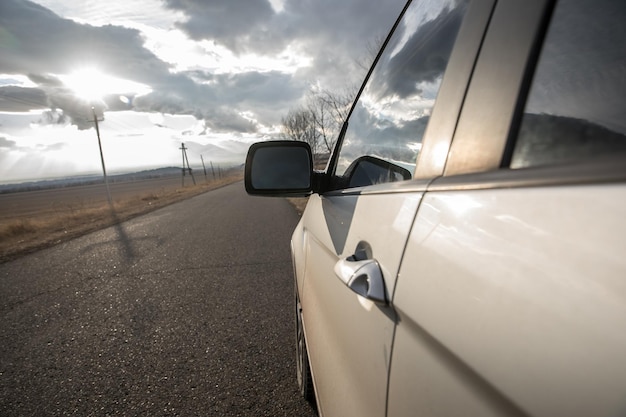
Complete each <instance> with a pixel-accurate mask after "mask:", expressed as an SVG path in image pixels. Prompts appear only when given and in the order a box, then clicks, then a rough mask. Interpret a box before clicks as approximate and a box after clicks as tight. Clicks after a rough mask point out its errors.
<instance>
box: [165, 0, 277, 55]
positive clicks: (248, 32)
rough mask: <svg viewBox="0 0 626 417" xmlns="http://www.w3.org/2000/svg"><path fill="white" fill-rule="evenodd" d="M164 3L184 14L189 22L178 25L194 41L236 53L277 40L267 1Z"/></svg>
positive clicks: (185, 0) (187, 0)
mask: <svg viewBox="0 0 626 417" xmlns="http://www.w3.org/2000/svg"><path fill="white" fill-rule="evenodd" d="M165 4H166V6H167V7H169V8H171V9H175V10H179V11H182V12H184V13H185V15H186V16H187V19H186V20H185V21H182V22H178V24H177V26H178V27H179V28H181V29H182V30H184V31H185V32H186V33H187V34H188V35H189V36H190V37H191V38H192V39H195V40H201V39H210V40H212V41H214V42H216V43H219V44H221V45H224V46H226V47H227V48H229V49H230V50H232V51H233V52H236V53H238V52H241V51H244V50H245V51H249V50H250V49H251V48H252V47H254V46H260V45H265V46H266V47H267V46H268V45H270V43H269V41H270V39H271V40H272V41H276V38H275V37H273V36H272V25H271V22H272V18H273V17H274V15H275V14H274V10H273V9H272V6H271V4H270V3H269V1H267V0H229V1H223V0H208V1H207V0H165ZM281 43H282V42H281ZM277 48H278V49H281V46H278V47H277ZM272 49H274V48H272ZM275 50H276V49H275Z"/></svg>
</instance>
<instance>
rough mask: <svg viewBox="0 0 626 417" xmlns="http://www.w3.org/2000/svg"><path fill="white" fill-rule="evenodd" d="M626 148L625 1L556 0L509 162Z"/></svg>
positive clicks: (583, 156) (578, 157)
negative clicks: (558, 0) (557, 1)
mask: <svg viewBox="0 0 626 417" xmlns="http://www.w3.org/2000/svg"><path fill="white" fill-rule="evenodd" d="M617 152H626V2H624V0H568V1H560V2H559V3H558V4H557V5H556V8H555V10H554V13H553V17H552V21H551V23H550V27H549V28H548V33H547V35H546V40H545V43H544V46H543V49H542V52H541V55H540V58H539V62H538V66H537V69H536V72H535V76H534V79H533V82H532V85H531V89H530V93H529V97H528V100H527V103H526V108H525V111H524V116H523V119H522V124H521V128H520V131H519V135H518V139H517V142H516V145H515V149H514V151H513V157H512V160H511V167H512V168H522V167H529V166H538V165H548V164H556V163H566V162H573V161H583V160H588V159H590V158H593V157H596V156H601V155H608V154H614V153H617Z"/></svg>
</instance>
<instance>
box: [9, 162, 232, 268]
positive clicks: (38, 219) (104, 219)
mask: <svg viewBox="0 0 626 417" xmlns="http://www.w3.org/2000/svg"><path fill="white" fill-rule="evenodd" d="M242 178H243V174H242V173H241V172H236V173H232V174H230V175H228V176H226V177H224V178H222V179H218V180H215V181H211V182H208V183H203V184H198V185H194V186H186V187H184V188H183V187H178V188H171V189H158V190H154V191H146V192H143V193H139V194H137V195H135V196H132V197H123V198H119V199H115V198H114V199H113V205H109V204H108V203H106V202H105V203H102V202H99V203H93V204H84V203H83V204H80V205H78V206H68V207H66V208H65V209H64V210H62V211H56V212H47V211H44V212H41V213H35V214H32V213H31V214H28V215H24V214H22V213H21V211H20V212H17V211H16V212H15V214H14V215H11V216H10V217H6V216H5V217H4V218H2V219H0V263H3V262H7V261H10V260H13V259H16V258H18V257H20V256H23V255H25V254H27V253H32V252H35V251H38V250H41V249H44V248H46V247H50V246H53V245H56V244H59V243H62V242H65V241H68V240H70V239H74V238H76V237H79V236H82V235H85V234H87V233H90V232H93V231H96V230H99V229H102V228H105V227H108V226H112V225H114V224H118V223H121V222H123V221H126V220H128V219H131V218H133V217H136V216H139V215H141V214H144V213H148V212H151V211H154V210H156V209H159V208H161V207H164V206H167V205H169V204H172V203H175V202H178V201H181V200H184V199H187V198H191V197H193V196H196V195H198V194H201V193H204V192H207V191H210V190H214V189H216V188H219V187H223V186H225V185H228V184H232V183H234V182H237V181H241V180H242ZM60 192H61V191H60Z"/></svg>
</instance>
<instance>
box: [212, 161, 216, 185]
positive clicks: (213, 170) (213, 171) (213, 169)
mask: <svg viewBox="0 0 626 417" xmlns="http://www.w3.org/2000/svg"><path fill="white" fill-rule="evenodd" d="M211 172H212V173H213V181H215V168H213V161H211Z"/></svg>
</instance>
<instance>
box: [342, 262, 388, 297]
mask: <svg viewBox="0 0 626 417" xmlns="http://www.w3.org/2000/svg"><path fill="white" fill-rule="evenodd" d="M335 274H336V275H337V276H338V277H339V279H340V280H341V281H343V283H344V284H346V285H347V286H348V288H350V289H351V290H352V291H354V292H355V293H357V294H359V295H360V296H361V297H365V298H367V299H368V300H372V301H374V302H375V303H379V304H387V297H386V296H385V280H384V279H383V272H382V271H381V269H380V265H378V262H377V261H376V260H375V259H366V260H364V261H353V260H351V259H350V258H348V259H342V260H340V261H339V262H337V263H336V264H335Z"/></svg>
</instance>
